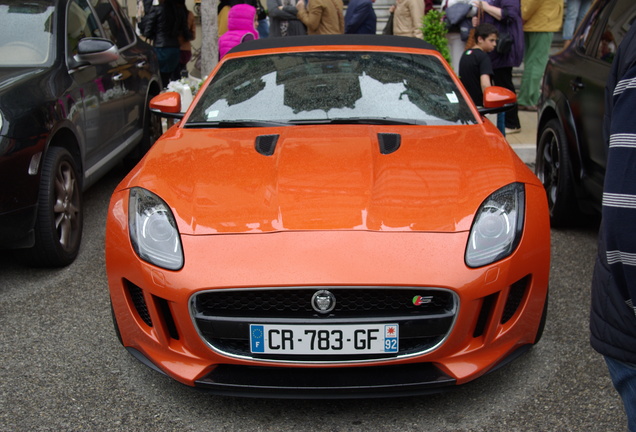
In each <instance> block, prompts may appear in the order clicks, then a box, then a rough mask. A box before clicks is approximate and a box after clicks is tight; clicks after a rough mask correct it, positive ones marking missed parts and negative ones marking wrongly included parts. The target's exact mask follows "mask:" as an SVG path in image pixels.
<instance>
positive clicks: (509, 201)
mask: <svg viewBox="0 0 636 432" xmlns="http://www.w3.org/2000/svg"><path fill="white" fill-rule="evenodd" d="M524 215H525V187H524V185H523V184H522V183H512V184H509V185H508V186H504V187H503V188H501V189H499V190H498V191H496V192H494V193H493V194H492V195H490V196H489V197H488V198H487V199H486V200H485V201H484V202H483V203H482V205H481V207H479V210H478V211H477V216H475V221H474V222H473V226H472V228H471V230H470V236H469V237H468V245H467V247H466V265H467V266H469V267H481V266H484V265H487V264H490V263H493V262H495V261H498V260H500V259H503V258H505V257H507V256H508V255H510V254H511V253H512V252H513V251H514V250H515V248H516V247H517V245H518V244H519V240H521V233H522V232H523V221H524Z"/></svg>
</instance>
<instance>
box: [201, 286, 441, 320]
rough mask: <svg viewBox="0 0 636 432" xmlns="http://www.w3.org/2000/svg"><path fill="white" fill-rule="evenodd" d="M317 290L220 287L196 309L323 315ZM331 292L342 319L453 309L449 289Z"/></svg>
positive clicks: (242, 313) (221, 313)
mask: <svg viewBox="0 0 636 432" xmlns="http://www.w3.org/2000/svg"><path fill="white" fill-rule="evenodd" d="M317 290H318V288H312V289H289V290H288V289H282V290H267V289H261V290H247V291H229V290H218V291H214V292H208V293H203V294H200V295H198V296H197V299H196V309H197V312H199V313H202V314H203V315H210V316H268V317H271V316H281V317H286V318H289V317H314V316H321V315H319V314H318V313H317V312H315V311H314V310H313V308H312V307H311V298H312V296H313V295H314V293H315V292H316V291H317ZM329 291H330V292H332V293H333V294H334V295H335V297H336V307H335V309H334V310H333V312H332V316H337V317H341V318H344V317H369V316H401V315H404V314H416V315H422V314H435V313H444V312H445V311H448V310H450V309H452V308H453V297H452V294H451V293H450V292H447V291H439V290H430V289H421V290H412V289H351V288H349V289H347V288H341V289H339V288H333V289H332V288H329ZM415 296H420V297H422V298H423V299H424V303H423V304H421V305H419V306H416V305H415V304H414V303H413V297H415Z"/></svg>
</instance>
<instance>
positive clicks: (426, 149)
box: [106, 35, 550, 398]
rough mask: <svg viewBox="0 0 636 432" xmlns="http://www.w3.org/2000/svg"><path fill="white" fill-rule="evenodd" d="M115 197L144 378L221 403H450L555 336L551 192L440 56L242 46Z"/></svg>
mask: <svg viewBox="0 0 636 432" xmlns="http://www.w3.org/2000/svg"><path fill="white" fill-rule="evenodd" d="M180 103H181V102H180V97H179V94H178V93H170V92H168V93H163V94H161V95H159V96H157V97H156V98H155V99H154V100H153V101H152V102H151V108H152V109H153V110H155V111H160V112H161V113H163V115H165V116H170V115H172V116H177V117H181V120H180V121H179V122H178V124H176V125H175V126H173V127H171V128H170V129H169V130H168V131H167V132H166V133H165V134H164V135H163V137H162V138H161V139H159V140H158V141H157V142H156V144H155V145H154V146H153V147H152V148H151V150H150V151H149V152H148V154H147V155H146V156H145V157H144V159H143V160H142V161H141V162H140V163H139V164H138V166H137V167H136V168H134V169H133V170H132V172H131V173H130V174H129V175H128V176H127V177H126V178H125V179H124V180H123V181H122V182H121V184H120V185H119V186H118V187H117V189H116V190H115V192H114V193H113V196H112V200H111V203H110V207H109V213H108V221H107V231H106V264H107V272H108V282H109V286H110V297H111V300H112V307H113V317H114V322H115V327H116V330H117V333H118V336H119V337H120V340H121V342H122V344H123V345H124V346H125V347H126V349H127V350H128V351H129V352H130V353H131V354H132V355H134V356H135V357H136V358H137V359H139V360H141V361H142V362H143V363H145V364H146V365H148V366H150V367H152V368H154V369H156V370H158V371H160V372H162V373H165V374H167V375H168V376H170V377H172V378H174V379H175V380H177V381H179V382H181V383H184V384H187V385H189V386H195V387H200V388H203V389H208V390H210V391H212V392H214V393H217V394H225V395H240V396H258V397H260V396H269V397H280V398H291V397H294V398H295V397H300V398H319V397H327V398H349V397H371V396H373V397H377V396H398V395H411V394H420V393H431V392H438V391H441V390H443V389H445V388H450V387H453V386H456V385H461V384H463V383H466V382H469V381H471V380H473V379H475V378H478V377H479V376H481V375H484V374H486V373H488V372H492V371H494V370H496V369H497V368H499V367H500V366H502V365H504V364H506V363H507V362H509V361H510V360H512V359H514V358H516V357H517V356H518V355H520V354H521V353H523V352H525V351H526V350H527V349H528V348H530V347H531V346H532V345H533V344H535V343H537V341H538V340H539V338H540V337H541V333H542V330H543V325H544V323H545V319H546V311H547V294H548V276H549V262H550V230H549V220H548V207H547V202H546V195H545V191H544V189H543V186H542V185H541V183H540V182H539V181H538V179H537V178H536V177H535V175H534V174H533V173H532V172H531V171H530V170H529V169H528V168H527V167H526V166H525V165H524V163H523V162H522V161H521V160H520V159H519V158H518V157H517V156H516V154H515V153H514V151H513V150H512V149H511V148H510V146H509V145H508V144H507V142H506V140H505V139H504V138H503V137H502V135H501V134H500V133H499V132H498V130H497V128H496V127H495V126H494V125H493V124H492V123H491V122H490V121H489V120H487V119H486V118H485V117H484V114H485V113H488V112H491V113H494V112H498V111H502V110H505V109H507V108H509V107H510V106H511V104H514V103H515V96H514V94H513V93H511V92H509V91H507V90H505V89H502V88H498V87H491V88H489V89H487V90H486V92H485V95H484V106H483V107H479V108H478V107H475V106H474V105H473V103H472V102H471V101H470V98H469V97H468V95H467V93H466V91H465V90H464V88H463V87H462V85H461V84H460V82H459V80H458V79H457V77H456V76H455V75H454V74H453V72H452V70H451V69H450V67H449V65H448V64H447V63H446V62H445V61H444V60H443V58H442V57H441V56H440V54H439V53H438V52H437V51H435V50H434V49H433V47H432V46H431V45H428V44H427V43H425V42H422V41H420V40H418V39H414V38H401V37H396V36H354V35H346V36H307V37H293V38H273V39H264V40H260V41H253V42H246V43H243V44H241V45H239V46H238V47H236V48H235V49H234V50H233V51H231V53H230V54H228V55H227V56H226V57H224V58H223V60H222V61H221V62H220V63H219V64H218V65H217V67H216V68H215V70H214V71H213V72H212V74H211V75H210V77H209V78H208V79H207V81H206V82H205V84H204V85H203V86H202V88H201V89H200V91H199V92H198V94H197V96H196V97H195V99H194V101H193V103H192V105H191V106H190V108H189V109H188V110H187V112H186V113H185V114H178V113H179V112H180V111H181V106H180Z"/></svg>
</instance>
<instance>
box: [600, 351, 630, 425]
mask: <svg viewBox="0 0 636 432" xmlns="http://www.w3.org/2000/svg"><path fill="white" fill-rule="evenodd" d="M605 363H607V369H608V370H609V373H610V377H611V378H612V383H613V384H614V388H615V389H616V391H617V392H618V394H620V395H621V399H623V405H624V406H625V414H627V427H628V429H629V430H630V432H636V365H632V364H628V363H624V362H621V361H619V360H616V359H613V358H611V357H607V356H606V357H605Z"/></svg>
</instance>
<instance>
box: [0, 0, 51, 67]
mask: <svg viewBox="0 0 636 432" xmlns="http://www.w3.org/2000/svg"><path fill="white" fill-rule="evenodd" d="M54 10H55V8H54V7H53V4H52V2H51V1H50V0H49V1H38V0H35V1H32V0H1V1H0V22H2V25H0V67H8V66H39V65H44V64H47V63H48V62H49V61H50V60H51V57H52V54H51V52H52V50H51V47H52V46H53V17H54V14H53V12H54Z"/></svg>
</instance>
